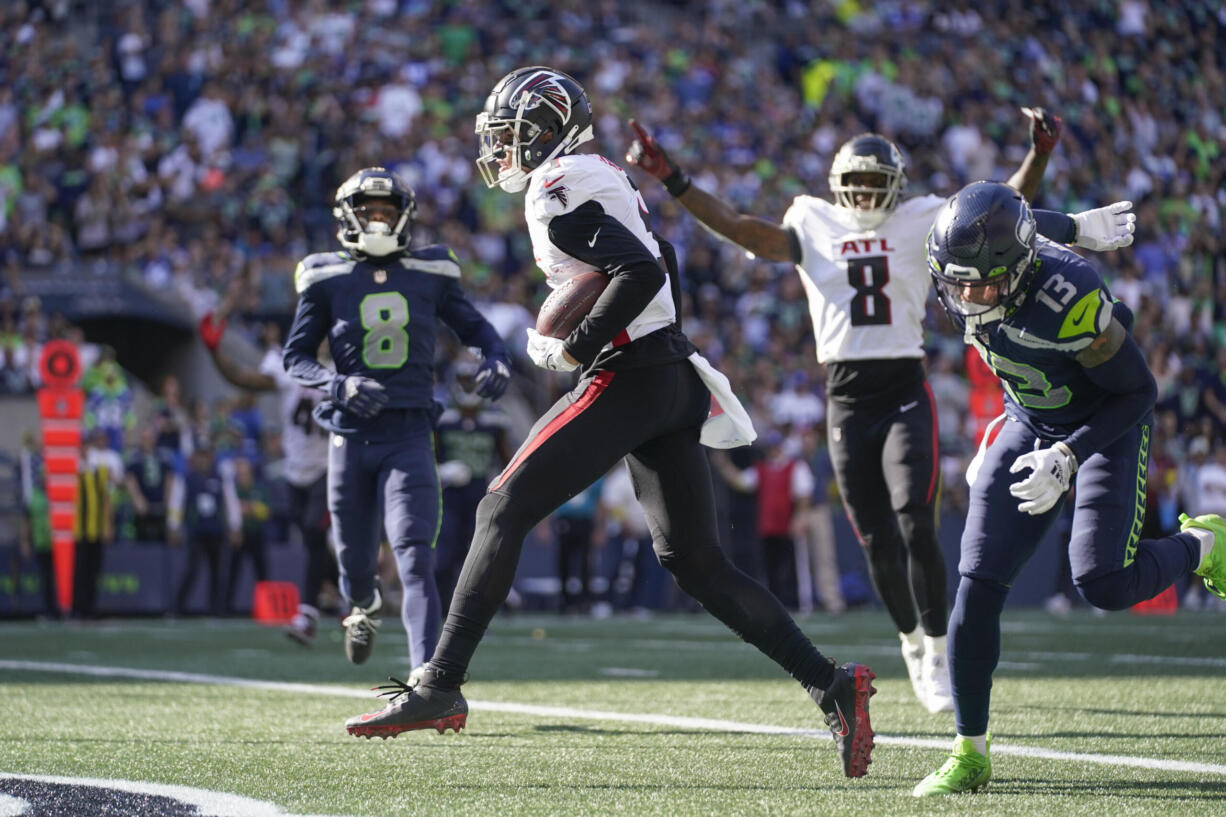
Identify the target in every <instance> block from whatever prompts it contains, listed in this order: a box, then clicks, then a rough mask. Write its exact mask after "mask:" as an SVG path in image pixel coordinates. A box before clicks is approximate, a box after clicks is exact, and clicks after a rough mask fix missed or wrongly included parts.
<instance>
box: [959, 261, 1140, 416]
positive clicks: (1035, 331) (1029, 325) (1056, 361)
mask: <svg viewBox="0 0 1226 817" xmlns="http://www.w3.org/2000/svg"><path fill="white" fill-rule="evenodd" d="M1038 246H1039V251H1038V261H1037V263H1038V269H1037V270H1036V271H1035V275H1034V280H1033V281H1032V282H1031V284H1030V287H1029V288H1028V291H1027V293H1026V295H1025V297H1024V299H1023V300H1022V303H1021V304H1020V305H1019V306H1018V307H1017V308H1016V309H1015V310H1014V312H1013V313H1012V314H1010V315H1009V316H1008V317H1006V318H1005V319H1004V320H1002V321H1000V322H999V323H996V324H993V325H991V326H990V327H988V329H987V330H986V331H983V332H979V333H976V334H975V335H972V336H969V337H968V341H969V342H971V343H972V344H973V345H974V346H975V348H976V350H977V351H978V352H979V354H980V356H981V357H982V358H983V359H984V361H985V362H986V363H987V364H988V366H990V367H991V368H992V370H993V371H994V372H995V373H996V375H997V377H999V378H1000V379H1001V382H1002V383H1003V384H1004V387H1005V407H1006V411H1007V412H1008V413H1009V414H1010V415H1011V416H1014V417H1016V418H1017V419H1018V420H1021V421H1022V422H1024V423H1026V424H1027V425H1028V426H1030V427H1031V428H1032V430H1034V431H1035V432H1036V433H1038V434H1040V435H1045V436H1057V437H1059V436H1063V435H1065V434H1067V433H1069V432H1071V431H1073V430H1074V429H1076V428H1078V427H1079V426H1081V425H1082V423H1083V422H1084V421H1085V420H1086V418H1088V417H1090V416H1091V415H1093V414H1094V413H1095V412H1097V411H1098V409H1099V408H1100V407H1101V406H1102V404H1103V403H1104V401H1106V400H1108V399H1110V398H1111V397H1112V395H1111V393H1110V392H1107V391H1105V390H1104V389H1103V388H1102V387H1100V386H1098V385H1096V384H1095V383H1093V382H1092V381H1091V380H1090V379H1089V378H1088V377H1087V376H1086V373H1085V369H1084V368H1083V367H1082V366H1081V364H1079V363H1078V362H1077V361H1076V360H1075V357H1076V355H1077V354H1078V353H1080V352H1081V351H1083V350H1084V349H1085V348H1086V347H1087V346H1089V345H1090V344H1091V343H1092V342H1093V341H1094V339H1095V338H1097V337H1098V336H1099V335H1100V334H1101V333H1102V332H1104V331H1105V330H1106V329H1107V327H1108V326H1109V325H1110V323H1111V317H1112V315H1113V314H1114V312H1115V309H1114V299H1113V298H1112V297H1111V293H1110V291H1108V289H1107V286H1106V284H1105V283H1103V280H1102V278H1101V277H1100V276H1099V274H1098V273H1097V272H1096V271H1095V269H1094V267H1092V266H1090V264H1089V263H1087V262H1086V261H1085V259H1083V258H1081V257H1080V256H1078V255H1077V254H1076V253H1073V252H1071V251H1069V250H1068V249H1066V248H1064V247H1062V246H1060V245H1057V244H1053V243H1051V242H1049V241H1047V240H1045V239H1042V238H1040V239H1038ZM1125 325H1127V324H1125Z"/></svg>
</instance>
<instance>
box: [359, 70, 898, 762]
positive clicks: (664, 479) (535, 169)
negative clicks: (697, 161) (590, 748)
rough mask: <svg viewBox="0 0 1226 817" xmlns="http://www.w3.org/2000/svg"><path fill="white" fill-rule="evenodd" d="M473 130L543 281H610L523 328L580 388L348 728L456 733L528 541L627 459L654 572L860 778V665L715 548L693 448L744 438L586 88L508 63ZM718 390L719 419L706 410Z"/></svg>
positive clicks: (550, 417)
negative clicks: (432, 643) (797, 691)
mask: <svg viewBox="0 0 1226 817" xmlns="http://www.w3.org/2000/svg"><path fill="white" fill-rule="evenodd" d="M477 135H478V137H479V139H480V144H481V154H480V157H479V158H478V160H477V164H478V167H480V169H481V171H482V175H483V176H484V178H485V180H486V182H487V184H489V185H490V186H491V187H493V186H495V185H497V186H499V187H501V188H502V189H503V190H506V191H508V192H512V193H515V192H519V191H523V190H526V191H527V193H526V198H525V203H524V204H525V216H526V219H527V222H528V232H529V234H530V236H531V239H532V247H533V251H534V253H535V256H536V262H537V264H538V265H539V266H540V268H541V270H542V272H544V274H545V279H546V282H547V283H548V284H549V285H550V286H551V287H556V286H558V285H560V284H561V283H562V282H564V281H566V280H568V279H569V278H571V277H572V276H574V275H577V274H579V273H582V272H588V271H592V270H600V271H603V272H604V273H605V274H606V275H608V276H609V278H610V282H609V284H608V286H607V288H606V289H605V290H604V291H603V293H602V294H601V296H600V298H599V300H598V301H597V302H596V304H595V305H594V306H593V308H592V310H591V312H590V313H589V314H588V315H587V316H586V317H585V318H584V319H583V321H582V322H581V323H580V324H579V325H578V327H576V328H575V329H574V331H572V332H571V334H570V335H569V336H568V337H566V338H564V339H556V338H549V337H544V336H542V335H539V334H537V333H536V331H535V330H531V329H530V330H528V335H529V338H528V354H529V355H530V357H531V358H532V360H533V361H534V362H535V363H536V364H537V365H538V366H541V367H543V368H546V369H552V370H555V371H572V370H576V369H578V370H579V371H580V374H579V380H578V383H577V384H576V386H575V387H574V389H573V390H572V391H571V392H570V393H569V394H567V395H564V396H563V397H562V398H561V399H559V400H558V402H557V403H555V404H554V405H553V407H552V408H550V409H549V410H548V411H546V412H545V414H544V416H542V417H541V418H540V419H539V420H537V422H536V424H535V425H534V426H533V428H532V429H531V431H530V432H529V434H528V437H527V439H526V440H525V442H524V443H523V445H522V446H521V447H520V449H519V451H518V452H516V454H515V455H514V457H512V459H511V462H510V463H509V464H508V465H507V467H506V468H505V469H504V470H503V471H502V473H501V474H500V475H499V476H498V477H497V478H496V479H495V480H494V482H493V484H492V485H491V486H490V490H489V493H487V494H486V496H485V498H484V499H482V500H481V503H480V505H479V506H478V509H477V525H476V534H475V536H474V537H473V542H472V546H471V548H470V550H469V553H468V557H467V558H466V560H465V562H464V567H463V570H462V571H461V574H460V580H459V584H458V586H457V587H456V590H455V596H454V600H453V601H452V604H451V610H450V612H449V613H448V615H447V620H446V623H445V624H444V625H443V633H442V636H441V637H440V639H439V644H438V648H437V649H436V650H435V652H434V656H433V657H432V658H431V659H430V662H429V663H428V664H427V665H426V671H425V673H424V677H423V679H422V680H421V682H420V684H418V685H417V686H416V687H415V688H414V687H413V686H412V685H411V684H402V683H400V682H394V683H393V684H392V685H391V686H390V687H388V688H387V689H388V691H387V693H386V694H387V695H389V696H390V701H389V702H388V704H387V705H386V706H385V707H384V708H383V709H381V710H379V711H377V712H370V713H367V714H365V715H360V716H357V717H354V718H352V719H350V720H349V722H348V723H347V724H346V728H347V729H348V730H349V732H350V733H351V734H353V735H358V736H366V737H370V736H374V735H379V736H391V735H395V734H397V733H399V732H404V731H407V730H411V729H430V728H435V729H440V730H441V729H444V728H446V727H449V726H450V727H453V728H456V729H459V728H460V727H462V726H463V725H464V723H465V720H466V717H467V714H468V705H467V703H466V702H465V700H464V696H463V695H462V694H461V693H460V684H461V683H462V682H463V681H464V679H465V675H466V673H467V671H468V666H469V662H470V660H471V658H472V655H473V652H474V651H475V650H476V648H477V645H478V643H479V642H480V640H481V638H482V636H483V635H484V633H485V630H486V627H487V626H488V624H489V622H490V620H491V619H492V618H493V616H494V614H495V613H496V612H497V611H498V609H499V607H500V606H501V605H502V603H503V600H504V599H505V598H506V596H507V593H508V591H509V590H510V589H511V582H512V579H513V578H514V576H515V568H516V564H517V563H518V561H519V556H520V550H521V548H522V546H523V540H524V537H525V535H526V534H527V533H528V531H530V530H531V529H532V528H533V526H535V525H536V524H537V523H539V522H540V521H541V520H542V519H544V518H545V517H546V516H547V515H548V514H549V513H550V512H551V511H553V510H554V509H555V508H557V507H558V506H560V505H561V504H562V503H563V502H565V501H566V500H567V499H569V498H570V497H572V496H574V495H575V494H577V493H578V492H579V491H581V490H583V488H584V487H585V486H587V485H590V484H591V483H592V482H594V481H595V480H596V479H597V478H598V477H600V476H601V475H603V474H605V473H606V472H607V471H608V470H609V469H610V468H611V467H613V466H614V465H616V464H617V462H618V461H619V460H621V459H623V458H625V460H626V462H627V464H628V465H629V468H630V474H631V477H632V479H633V481H634V484H635V489H636V493H637V494H638V496H639V499H640V502H641V504H642V506H643V508H644V511H645V512H646V516H647V519H648V522H649V524H650V527H651V532H652V540H653V546H654V549H655V552H656V555H657V556H658V557H659V560H660V563H661V564H662V565H664V567H666V568H667V569H668V570H669V571H671V572H672V574H673V576H674V577H675V578H676V580H677V583H678V584H679V585H680V586H681V588H682V589H683V590H684V591H686V592H687V593H689V594H690V595H691V596H693V597H694V598H696V599H697V600H698V601H699V602H701V603H702V605H703V606H704V607H705V608H706V609H707V610H708V611H710V612H711V614H712V615H714V616H715V617H716V618H718V619H719V620H720V621H722V622H723V623H724V624H726V625H727V626H728V627H729V628H730V629H731V630H732V631H733V632H735V633H736V634H737V635H738V636H740V637H741V638H742V639H744V640H745V641H747V642H749V643H750V644H753V645H754V646H756V647H757V648H758V649H760V650H761V651H762V652H764V653H765V654H766V655H767V656H769V657H770V658H771V659H772V660H774V661H775V662H776V663H777V664H779V666H781V667H782V668H783V669H784V670H786V671H787V672H788V673H789V674H790V675H791V676H792V677H793V678H795V679H796V680H797V681H798V682H800V684H801V685H802V686H803V687H804V689H805V691H806V692H808V694H809V695H810V696H811V697H812V699H813V701H815V702H816V703H817V705H818V706H819V708H820V710H821V712H822V713H823V714H824V719H825V722H826V724H827V725H829V726H830V727H831V730H832V732H833V733H834V739H835V747H836V750H837V752H838V754H839V758H840V765H841V770H842V772H843V774H845V775H847V776H848V777H858V776H860V775H863V774H864V773H865V771H866V770H867V766H868V763H869V762H870V761H869V757H870V753H871V750H872V746H873V733H872V727H871V724H870V722H869V697H870V696H871V695H872V693H873V692H874V691H875V690H873V688H872V685H871V681H872V678H873V673H872V671H871V670H869V668H868V667H866V666H863V665H861V664H855V663H846V664H843V665H842V666H836V665H835V664H834V663H833V662H832V661H831V660H830V659H828V658H826V657H825V656H823V655H822V654H821V653H820V652H819V651H818V650H817V648H816V647H814V646H813V644H812V643H811V642H810V641H809V639H808V638H806V637H805V635H804V633H802V632H801V630H800V628H799V627H797V626H796V623H795V622H794V621H793V620H792V619H791V617H789V615H788V613H787V611H786V610H785V609H784V608H783V606H782V605H780V603H779V602H778V601H777V600H776V599H775V597H774V596H773V595H771V594H770V592H769V591H767V590H766V588H764V587H762V586H761V585H760V584H758V583H757V582H755V581H754V580H752V579H751V578H749V577H748V576H746V575H745V574H744V573H742V572H740V571H739V570H737V569H736V568H735V567H733V566H732V564H731V563H730V562H729V561H728V559H727V558H726V557H725V555H724V553H723V551H722V550H721V549H720V546H719V536H718V531H717V530H716V516H715V500H714V492H713V487H712V483H711V474H710V470H709V466H708V462H707V455H706V454H705V453H704V451H703V448H702V444H703V443H706V444H708V445H712V446H717V447H731V446H735V445H744V444H747V443H749V442H750V441H752V439H753V436H754V434H753V427H752V424H751V423H750V421H749V418H748V415H747V414H746V413H745V411H744V409H743V408H742V407H741V405H740V403H739V401H737V399H736V397H735V396H734V395H733V394H732V393H731V390H730V388H729V387H728V381H727V379H726V378H725V377H723V375H721V374H720V373H719V372H717V371H716V370H715V369H714V368H712V367H711V365H710V364H709V363H707V362H706V360H705V359H703V358H702V357H701V356H700V355H699V354H698V353H697V351H696V350H695V348H694V346H693V344H692V343H690V341H689V339H688V338H687V337H686V335H685V333H684V332H683V331H682V329H681V326H680V325H679V323H678V308H677V307H678V300H679V297H680V295H679V292H680V289H679V287H680V284H679V282H678V280H677V274H676V269H675V261H673V260H672V258H673V254H672V249H671V247H670V246H669V244H668V243H667V242H666V241H664V240H663V239H661V238H660V237H658V236H656V235H655V234H654V233H652V232H651V229H650V223H649V218H650V216H649V213H648V211H647V207H646V205H645V204H644V202H643V198H642V196H640V195H639V192H638V190H637V189H636V188H635V186H634V184H633V182H631V180H630V178H629V177H628V176H627V175H626V173H625V171H624V170H622V168H621V167H619V166H618V165H616V164H615V163H613V162H611V161H609V160H608V159H606V158H605V157H603V156H599V155H595V154H590V153H578V152H576V149H577V148H579V147H580V146H581V145H583V144H584V143H586V142H588V141H589V140H591V139H592V136H593V134H592V110H591V106H590V104H589V102H588V98H587V94H586V93H585V92H584V90H583V88H582V86H580V85H579V84H578V83H577V82H576V81H575V80H574V79H573V78H571V77H570V76H568V75H566V74H564V73H562V72H560V71H556V70H553V69H551V68H545V67H542V66H532V67H527V68H520V69H517V70H515V71H512V72H511V73H510V74H508V75H506V76H505V77H503V78H502V79H501V80H499V82H498V83H497V85H495V86H494V89H493V91H492V92H491V93H490V95H489V97H488V98H487V99H486V102H485V108H484V110H483V111H482V113H481V114H479V115H478V117H477ZM713 396H714V397H715V398H716V399H717V400H718V403H719V408H721V409H722V412H721V411H718V410H716V411H713V406H712V400H713ZM713 415H714V416H713ZM724 714H725V715H729V714H732V715H734V714H735V712H732V713H729V712H725V713H724Z"/></svg>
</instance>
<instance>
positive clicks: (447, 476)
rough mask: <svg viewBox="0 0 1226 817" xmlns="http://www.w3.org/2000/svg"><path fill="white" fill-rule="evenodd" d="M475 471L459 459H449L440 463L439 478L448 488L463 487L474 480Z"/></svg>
mask: <svg viewBox="0 0 1226 817" xmlns="http://www.w3.org/2000/svg"><path fill="white" fill-rule="evenodd" d="M472 478H473V472H472V469H471V468H469V467H468V466H467V465H465V464H464V463H462V462H460V461H459V460H447V462H440V463H439V464H438V480H439V482H441V483H443V485H445V486H447V487H448V488H461V487H463V486H465V485H467V484H468V483H469V482H471V481H472Z"/></svg>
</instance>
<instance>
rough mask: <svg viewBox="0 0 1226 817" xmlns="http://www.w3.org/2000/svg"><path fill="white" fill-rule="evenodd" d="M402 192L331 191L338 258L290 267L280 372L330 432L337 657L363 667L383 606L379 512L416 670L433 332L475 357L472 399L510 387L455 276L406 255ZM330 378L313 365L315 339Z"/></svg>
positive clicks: (426, 535) (362, 183) (427, 573)
mask: <svg viewBox="0 0 1226 817" xmlns="http://www.w3.org/2000/svg"><path fill="white" fill-rule="evenodd" d="M416 210H417V206H416V202H415V200H414V197H413V191H412V190H411V189H410V188H409V187H408V186H407V185H406V184H405V183H404V182H403V181H401V179H400V178H399V177H398V176H396V175H395V174H394V173H391V172H390V171H388V170H385V169H384V168H381V167H368V168H365V169H363V170H359V171H358V172H357V173H354V174H353V175H352V176H350V177H349V179H348V180H346V181H345V183H344V184H342V185H341V186H340V188H339V189H338V190H337V191H336V198H335V207H334V208H333V210H332V214H333V215H334V216H335V217H336V221H337V225H338V229H337V233H336V235H337V239H338V240H339V241H340V243H341V246H342V247H344V250H343V251H341V252H326V253H315V254H313V255H308V256H307V257H306V258H304V259H303V260H302V262H301V263H299V264H298V269H297V271H296V272H295V286H296V287H297V289H298V309H297V312H296V313H295V314H294V323H293V326H292V327H291V328H290V334H289V339H288V341H286V344H285V353H284V360H285V368H286V371H288V372H289V374H290V376H291V377H293V378H294V380H296V381H297V382H298V383H299V384H301V385H303V386H307V387H310V388H317V389H320V390H322V391H324V392H325V393H326V394H327V395H328V399H326V400H324V401H323V402H321V403H320V404H319V406H318V407H317V408H316V410H315V412H314V413H315V418H316V420H317V421H318V422H319V424H320V425H322V426H323V427H324V428H325V429H327V430H328V431H330V432H331V438H330V439H331V446H330V448H329V458H328V511H329V513H330V514H331V516H332V525H333V533H334V536H335V540H336V555H337V563H338V565H339V568H340V570H339V573H340V591H341V595H342V596H344V598H345V600H346V602H347V603H348V604H350V605H351V609H350V613H349V615H348V616H347V617H346V618H345V620H344V625H345V655H346V656H347V657H348V658H349V660H350V661H352V662H353V663H355V664H361V663H363V662H364V661H366V659H367V658H369V657H370V654H371V651H372V650H373V649H374V638H375V629H376V627H377V626H378V624H379V618H380V615H381V611H382V606H383V600H382V597H381V596H380V593H379V588H378V587H377V586H376V583H375V575H376V568H377V560H378V556H379V533H380V530H379V527H380V524H379V523H380V519H379V515H378V513H379V508H382V509H383V518H382V520H381V521H382V526H383V528H384V530H385V531H386V533H387V539H388V542H389V543H390V544H391V548H392V553H393V554H394V555H395V557H396V567H397V570H398V572H399V574H400V581H401V584H402V585H403V588H404V599H403V603H402V605H401V610H400V615H401V619H402V620H403V622H404V628H405V631H406V632H407V634H408V641H409V659H410V662H411V666H412V667H414V668H415V671H416V672H420V667H421V665H423V664H424V663H425V661H426V659H427V658H429V657H430V653H431V652H432V651H433V650H434V645H435V643H436V641H437V638H438V628H439V620H440V618H441V615H440V609H439V599H438V590H437V589H436V586H435V580H434V552H433V550H434V546H435V538H436V537H437V535H438V529H439V507H440V504H441V503H440V495H439V481H438V473H437V471H436V470H435V464H434V435H433V431H434V423H435V420H436V419H437V404H436V403H435V402H434V397H433V393H434V343H435V335H436V332H437V331H438V328H439V324H440V322H441V323H443V324H446V325H447V326H449V327H450V328H451V329H452V330H454V331H455V333H456V335H458V336H459V338H460V341H461V342H463V343H464V344H465V345H467V346H473V347H477V348H479V349H480V350H481V352H482V354H483V356H484V359H483V362H482V364H481V367H480V369H479V371H478V372H477V375H476V383H477V392H478V393H479V394H480V395H481V396H483V397H489V398H490V399H496V398H498V397H500V396H501V395H502V393H503V392H504V391H505V390H506V387H507V383H508V380H509V377H510V367H509V364H508V362H507V355H506V348H505V347H504V346H503V343H502V341H501V339H499V337H498V333H497V331H496V330H495V329H494V327H493V326H491V325H490V323H489V322H488V321H487V320H485V318H483V317H482V316H481V313H480V312H478V311H477V309H476V307H474V306H473V305H472V303H471V302H470V301H469V300H468V298H467V297H465V295H464V293H463V291H462V290H461V289H460V265H459V262H458V261H457V260H456V257H455V255H454V254H453V253H452V252H451V250H449V249H447V248H446V247H443V246H440V245H435V246H429V247H422V248H420V249H411V248H410V246H409V239H410V231H411V229H412V226H413V217H414V215H415V213H416ZM325 338H326V339H327V340H328V348H329V350H330V351H331V354H332V360H333V361H334V362H335V365H336V370H335V371H333V370H332V369H330V368H328V367H327V366H324V365H323V364H321V363H320V362H319V359H318V358H317V356H316V354H317V350H318V349H319V345H320V343H321V341H323V340H324V339H325Z"/></svg>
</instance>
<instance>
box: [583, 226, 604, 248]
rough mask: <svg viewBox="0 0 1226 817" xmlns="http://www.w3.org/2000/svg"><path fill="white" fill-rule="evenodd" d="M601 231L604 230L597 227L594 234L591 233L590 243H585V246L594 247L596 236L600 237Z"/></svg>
mask: <svg viewBox="0 0 1226 817" xmlns="http://www.w3.org/2000/svg"><path fill="white" fill-rule="evenodd" d="M602 229H604V228H603V227H597V228H596V232H594V233H592V240H591V241H589V242H587V245H588V246H589V247H595V246H596V236H598V235H600V231H601V230H602Z"/></svg>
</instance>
